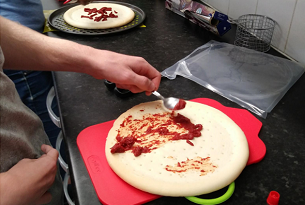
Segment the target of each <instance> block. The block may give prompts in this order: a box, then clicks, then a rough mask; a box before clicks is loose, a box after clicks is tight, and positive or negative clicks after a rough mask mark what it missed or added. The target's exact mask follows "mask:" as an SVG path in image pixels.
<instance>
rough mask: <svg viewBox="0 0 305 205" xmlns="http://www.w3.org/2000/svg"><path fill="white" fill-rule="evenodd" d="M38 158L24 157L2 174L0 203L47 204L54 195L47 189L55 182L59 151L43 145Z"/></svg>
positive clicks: (11, 204) (0, 204)
mask: <svg viewBox="0 0 305 205" xmlns="http://www.w3.org/2000/svg"><path fill="white" fill-rule="evenodd" d="M41 150H42V151H43V152H44V153H45V154H44V155H42V156H41V157H40V158H38V159H23V160H21V161H19V162H18V163H17V164H16V165H15V166H13V167H12V168H11V169H9V170H8V171H7V172H3V173H1V174H0V205H19V204H46V203H48V202H50V201H51V199H52V196H51V194H50V193H49V192H47V190H48V189H49V188H50V187H51V185H52V184H53V182H54V179H55V175H56V171H57V164H56V163H57V158H58V152H57V150H56V149H54V148H52V147H51V146H49V145H42V146H41Z"/></svg>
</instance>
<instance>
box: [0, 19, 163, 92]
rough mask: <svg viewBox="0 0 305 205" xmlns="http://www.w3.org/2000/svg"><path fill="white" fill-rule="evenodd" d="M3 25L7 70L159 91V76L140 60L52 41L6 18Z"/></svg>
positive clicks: (68, 42)
mask: <svg viewBox="0 0 305 205" xmlns="http://www.w3.org/2000/svg"><path fill="white" fill-rule="evenodd" d="M0 25H1V28H0V36H1V39H0V43H1V47H2V50H3V53H4V56H5V63H4V67H5V68H10V69H20V68H22V69H23V70H27V69H28V70H48V71H71V72H81V73H87V74H89V75H92V76H93V77H95V78H97V79H107V80H109V81H111V82H113V83H116V84H117V87H119V88H123V89H128V90H130V91H132V92H134V93H137V92H142V91H147V92H148V93H149V92H151V91H154V90H157V89H158V87H159V84H160V80H161V75H160V73H159V72H158V71H157V70H156V69H155V68H154V67H153V66H151V65H150V64H149V63H148V62H147V61H146V60H144V59H143V58H141V57H134V56H128V55H123V54H118V53H114V52H110V51H106V50H99V49H95V48H92V47H89V46H85V45H81V44H78V43H74V42H72V41H68V40H63V39H58V38H51V37H48V36H45V35H43V34H40V33H38V32H35V31H33V30H31V29H28V28H26V27H24V26H21V25H19V24H17V23H15V22H12V21H9V20H7V19H5V18H3V17H0Z"/></svg>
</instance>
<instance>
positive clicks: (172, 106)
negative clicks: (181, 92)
mask: <svg viewBox="0 0 305 205" xmlns="http://www.w3.org/2000/svg"><path fill="white" fill-rule="evenodd" d="M152 94H154V95H155V96H157V97H158V98H160V99H161V100H163V105H164V107H165V108H167V109H169V110H179V109H183V108H184V106H185V105H184V106H182V107H181V106H178V105H179V102H181V101H183V100H180V99H179V98H174V97H169V98H165V97H163V96H162V95H161V94H160V93H158V92H157V91H154V92H152ZM183 102H184V101H183ZM180 107H181V108H180Z"/></svg>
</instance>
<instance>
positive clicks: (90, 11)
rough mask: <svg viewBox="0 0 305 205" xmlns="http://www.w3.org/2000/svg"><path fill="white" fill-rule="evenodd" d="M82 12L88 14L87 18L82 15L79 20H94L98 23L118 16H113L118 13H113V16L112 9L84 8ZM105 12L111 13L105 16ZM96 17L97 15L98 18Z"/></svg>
mask: <svg viewBox="0 0 305 205" xmlns="http://www.w3.org/2000/svg"><path fill="white" fill-rule="evenodd" d="M84 11H85V12H87V13H88V14H87V16H85V15H82V16H81V18H89V19H92V20H94V21H96V22H99V21H101V20H102V21H107V19H108V18H118V15H115V14H117V13H118V12H116V11H113V12H114V13H115V14H114V13H112V8H111V7H102V8H100V9H97V8H93V9H90V8H84ZM107 11H111V12H110V13H109V14H107ZM97 15H99V16H97ZM95 16H96V17H95ZM93 17H94V18H93Z"/></svg>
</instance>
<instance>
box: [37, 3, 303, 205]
mask: <svg viewBox="0 0 305 205" xmlns="http://www.w3.org/2000/svg"><path fill="white" fill-rule="evenodd" d="M42 2H43V4H44V9H47V10H51V9H56V8H59V7H60V6H61V5H62V3H59V2H57V1H55V0H54V1H50V0H42ZM125 2H128V3H130V4H134V5H136V6H138V7H140V8H141V9H143V10H144V12H145V13H146V15H147V17H146V20H145V22H144V24H145V25H146V28H141V27H137V28H134V29H131V30H128V31H126V32H121V33H117V34H113V35H100V36H81V35H73V34H67V33H63V32H49V33H48V35H49V36H52V37H57V38H63V39H69V40H72V41H75V42H78V43H80V44H85V45H89V46H92V47H95V48H100V49H107V50H111V51H115V52H119V53H123V54H128V55H137V56H142V57H144V58H145V59H146V60H147V61H148V62H149V63H151V64H152V65H153V66H154V67H156V68H157V69H158V70H159V71H163V70H164V69H166V68H167V67H169V66H171V65H173V64H174V63H176V62H177V61H178V60H180V59H182V58H183V57H185V56H186V55H188V54H189V53H191V52H192V51H193V50H194V49H196V48H197V47H199V46H201V45H203V44H205V43H207V42H208V41H210V40H216V41H223V42H228V43H233V41H234V36H235V29H232V30H230V31H229V32H228V33H227V34H225V35H224V36H223V37H217V36H215V35H214V34H212V33H210V32H208V31H206V30H204V29H203V28H200V27H198V26H197V25H194V24H192V23H190V22H189V21H188V20H186V19H184V18H182V17H181V16H179V15H177V14H175V13H173V12H171V11H169V10H167V9H165V7H164V0H155V1H152V0H151V1H143V0H129V1H125ZM268 53H270V54H273V55H277V56H281V55H280V54H279V53H277V52H276V51H274V50H273V49H271V50H270V51H269V52H268ZM54 77H55V83H56V93H57V97H58V101H59V105H60V110H61V120H62V124H63V132H64V139H65V141H66V143H67V148H68V154H69V166H70V174H71V176H72V177H71V179H72V185H73V186H72V188H73V189H72V193H71V194H72V195H73V198H74V200H75V203H76V204H81V205H86V204H90V205H95V204H100V202H99V199H98V198H97V195H96V193H95V190H94V188H93V185H92V183H91V179H90V177H89V175H88V172H87V170H86V167H85V164H84V162H83V160H82V157H81V155H80V152H79V149H78V147H77V144H76V138H77V136H78V134H79V133H80V132H81V131H82V130H83V129H85V128H87V127H89V126H91V125H95V124H99V123H102V122H107V121H109V120H113V119H116V118H117V117H118V116H119V115H120V114H121V113H123V112H124V111H126V110H127V109H129V108H131V107H133V106H134V105H137V104H139V103H141V102H147V101H152V100H155V99H156V98H155V97H154V96H150V97H147V96H145V94H143V93H142V94H135V95H132V96H131V97H128V98H125V99H122V98H119V97H117V96H116V95H115V94H114V93H113V92H110V91H108V90H107V88H106V87H105V86H104V83H103V81H102V80H96V79H94V78H93V77H91V76H88V75H85V74H79V73H69V72H55V73H54ZM304 89H305V76H304V75H303V76H302V77H301V78H300V79H299V80H298V81H297V82H296V84H295V85H294V86H293V87H292V88H291V89H290V90H289V91H288V92H287V94H286V95H285V96H284V97H283V98H282V99H281V101H280V102H279V103H278V104H277V106H276V107H275V108H274V109H273V110H272V112H271V113H269V114H268V116H267V118H266V119H263V118H260V117H258V116H256V117H257V118H258V119H259V120H260V121H261V122H262V123H263V126H262V129H261V131H260V133H259V137H260V138H261V139H262V140H263V142H264V143H265V144H266V147H267V153H266V156H265V158H264V159H263V160H262V161H261V162H259V163H257V164H253V165H250V166H247V167H246V168H245V169H244V171H243V172H242V173H241V175H240V176H239V177H238V178H237V179H236V181H235V183H236V189H235V192H234V194H233V196H232V197H231V198H230V199H229V200H228V201H226V202H225V203H224V204H234V205H235V204H243V205H247V204H249V205H252V204H255V205H256V204H266V199H267V197H268V194H269V192H270V191H272V190H276V191H278V192H279V193H280V194H281V198H280V204H289V205H291V204H305V194H304V193H305V93H304ZM159 91H160V93H162V94H164V95H165V96H168V95H171V96H176V97H179V98H183V99H186V100H188V99H193V98H200V97H205V98H211V99H214V100H216V101H218V102H220V103H222V104H223V105H224V106H228V107H235V108H241V107H240V106H239V105H237V104H236V103H234V102H231V101H229V100H227V99H225V98H223V97H221V96H220V95H218V94H216V93H214V92H212V91H210V90H208V89H206V88H204V87H202V86H200V85H198V84H196V83H194V82H192V81H190V80H187V79H185V78H183V77H177V78H176V79H175V80H173V81H170V80H168V79H162V82H161V85H160V89H159ZM223 192H224V191H223V190H220V191H218V192H215V193H212V194H209V195H206V196H204V197H205V198H208V197H218V196H220V194H222V193H223ZM157 204H158V205H159V204H161V205H162V204H166V205H170V204H175V205H179V204H181V205H182V204H183V205H185V204H190V205H191V204H193V203H192V202H190V201H188V200H186V199H185V198H184V197H161V198H159V199H157V200H154V201H151V202H149V203H147V205H157Z"/></svg>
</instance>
